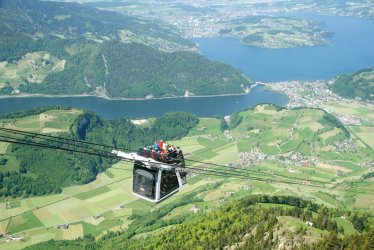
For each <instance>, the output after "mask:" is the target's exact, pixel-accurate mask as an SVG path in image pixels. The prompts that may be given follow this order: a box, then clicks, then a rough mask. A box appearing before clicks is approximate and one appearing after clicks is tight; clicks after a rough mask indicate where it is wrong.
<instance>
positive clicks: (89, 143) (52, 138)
mask: <svg viewBox="0 0 374 250" xmlns="http://www.w3.org/2000/svg"><path fill="white" fill-rule="evenodd" d="M0 130H3V131H5V132H9V133H14V134H22V135H31V136H36V137H42V138H45V139H47V140H50V141H54V142H56V143H64V144H67V145H70V146H75V147H80V148H84V149H94V148H87V147H86V146H82V145H77V144H75V143H80V144H87V145H93V146H100V147H105V148H112V149H121V150H124V151H129V152H131V151H136V150H134V149H127V148H122V147H115V146H112V145H105V144H99V143H92V142H86V141H81V140H74V139H70V138H63V137H58V136H51V135H45V134H40V133H34V132H28V131H22V130H16V129H9V128H0ZM49 138H50V139H49ZM55 139H58V140H63V141H68V142H63V141H56V140H55ZM69 142H71V143H69ZM94 150H98V151H101V152H103V153H108V151H106V150H102V149H101V150H100V149H96V148H95V149H94ZM185 160H186V161H190V162H195V163H201V164H205V165H210V166H216V167H222V168H228V166H226V165H222V164H217V163H213V162H204V161H197V160H192V159H188V158H186V159H185ZM190 168H191V167H190ZM235 172H236V173H238V172H240V173H250V172H255V173H259V174H261V175H265V176H266V175H268V176H273V177H274V176H277V177H282V178H288V179H294V180H298V181H299V180H300V179H295V178H291V177H290V176H284V175H281V174H276V173H266V172H261V171H256V170H253V169H245V170H244V169H240V170H238V169H236V170H235ZM303 181H313V182H315V183H320V184H328V182H325V181H318V180H303Z"/></svg>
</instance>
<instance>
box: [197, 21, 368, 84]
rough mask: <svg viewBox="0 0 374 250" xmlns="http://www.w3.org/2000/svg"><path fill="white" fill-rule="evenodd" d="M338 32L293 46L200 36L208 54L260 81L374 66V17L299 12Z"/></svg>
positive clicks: (317, 77) (325, 76)
mask: <svg viewBox="0 0 374 250" xmlns="http://www.w3.org/2000/svg"><path fill="white" fill-rule="evenodd" d="M297 17H300V18H304V19H307V20H311V21H316V22H319V23H320V22H322V23H323V24H322V28H323V29H325V30H327V31H332V32H334V35H333V36H332V37H331V38H330V44H329V45H325V46H316V47H299V48H291V49H265V48H258V47H253V46H248V45H243V44H241V43H240V42H239V40H238V39H236V38H199V39H194V40H193V41H194V42H195V43H197V44H198V45H199V49H200V51H201V52H202V54H203V55H204V56H206V57H207V58H209V59H211V60H216V61H221V62H225V63H228V64H230V65H231V66H233V67H236V68H239V69H241V70H242V71H243V72H244V73H245V74H246V75H248V76H249V77H251V78H252V79H254V80H256V81H261V82H279V81H287V80H322V79H330V78H332V77H334V76H337V75H339V74H344V73H349V72H354V71H357V70H361V69H364V68H368V67H372V66H374V21H370V20H363V19H358V18H354V17H339V16H317V15H310V14H308V15H307V14H299V15H298V16H297Z"/></svg>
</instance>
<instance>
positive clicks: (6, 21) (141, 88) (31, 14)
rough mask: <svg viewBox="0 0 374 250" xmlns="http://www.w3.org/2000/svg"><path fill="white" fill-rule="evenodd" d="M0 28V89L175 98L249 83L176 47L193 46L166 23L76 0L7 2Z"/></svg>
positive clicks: (0, 91) (238, 73)
mask: <svg viewBox="0 0 374 250" xmlns="http://www.w3.org/2000/svg"><path fill="white" fill-rule="evenodd" d="M0 28H1V30H2V32H1V33H0V95H11V94H19V93H31V94H49V95H61V94H65V95H73V94H92V95H99V96H106V97H113V98H118V97H121V98H145V97H170V96H183V95H184V94H185V93H186V91H188V92H189V93H193V94H195V95H214V94H237V93H243V88H245V87H248V86H250V85H251V84H252V81H251V80H249V79H247V78H245V77H244V76H243V75H242V73H241V71H239V70H235V69H233V68H231V67H229V66H227V65H225V64H222V63H218V62H212V61H209V60H207V59H205V58H204V57H202V56H201V55H199V54H197V53H194V52H191V51H185V52H181V51H179V50H183V48H184V49H185V48H186V47H189V46H190V47H191V46H193V44H192V43H191V42H190V41H188V40H185V39H183V38H181V37H180V36H179V33H178V32H175V31H174V30H173V29H171V28H170V27H168V26H165V27H164V26H163V25H159V24H155V23H153V22H151V21H147V20H140V19H137V18H135V17H131V16H124V15H122V14H119V13H112V12H108V11H101V10H98V9H95V8H91V7H87V6H83V5H80V4H76V3H56V2H45V1H36V0H32V1H24V0H16V1H10V0H6V1H3V3H2V7H1V8H0ZM139 37H141V39H140V38H139ZM173 44H174V45H175V46H174V45H173ZM160 46H161V47H160ZM162 46H164V48H163V47H162ZM173 46H174V47H175V48H173ZM190 47H189V48H190ZM164 50H166V51H168V52H171V51H179V52H174V53H167V52H163V51H164Z"/></svg>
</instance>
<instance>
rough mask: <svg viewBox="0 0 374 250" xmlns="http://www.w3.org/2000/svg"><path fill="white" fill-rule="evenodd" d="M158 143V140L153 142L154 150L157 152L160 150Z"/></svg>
mask: <svg viewBox="0 0 374 250" xmlns="http://www.w3.org/2000/svg"><path fill="white" fill-rule="evenodd" d="M158 149H159V148H158V143H157V142H155V144H153V150H154V151H155V152H158Z"/></svg>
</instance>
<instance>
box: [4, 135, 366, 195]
mask: <svg viewBox="0 0 374 250" xmlns="http://www.w3.org/2000/svg"><path fill="white" fill-rule="evenodd" d="M0 130H3V131H4V129H3V128H0ZM5 131H7V132H11V133H14V134H22V135H25V133H31V132H25V131H17V130H11V129H6V130H5ZM21 132H24V133H21ZM32 134H33V135H34V136H40V135H42V134H38V133H32ZM42 136H43V137H46V138H58V139H60V138H61V139H63V140H65V139H67V138H62V137H54V136H49V135H42ZM0 137H3V138H5V139H1V138H0V141H4V142H9V143H16V144H21V145H27V146H36V147H42V148H48V149H55V150H63V151H69V152H73V153H83V154H88V155H92V156H99V157H105V158H112V159H118V160H122V161H126V162H132V159H124V158H122V157H118V156H116V155H113V154H111V153H110V152H107V151H102V152H104V153H105V154H103V153H97V152H89V151H86V150H83V151H82V150H77V149H70V148H64V147H61V146H55V145H48V144H43V143H36V142H30V141H26V140H24V139H20V138H15V137H9V136H4V135H0ZM47 140H48V139H47ZM51 141H53V142H58V143H63V142H60V141H55V140H51ZM68 141H73V142H79V143H81V144H91V145H95V146H106V145H102V144H97V143H94V144H93V143H86V142H84V141H77V140H73V139H68ZM68 145H69V146H75V147H81V148H84V149H88V150H96V151H97V149H95V148H88V147H84V146H82V145H76V144H68ZM186 160H187V159H186ZM196 162H199V163H204V164H208V165H216V166H217V165H218V166H224V165H219V164H215V163H209V162H202V161H196ZM186 169H189V170H193V171H199V172H200V173H199V174H202V175H211V176H217V177H230V178H238V179H245V180H257V181H266V182H276V183H285V184H296V185H307V186H313V187H318V188H325V189H329V188H328V187H325V186H320V185H315V184H312V183H308V184H305V183H300V182H292V181H287V180H274V179H269V178H261V177H254V176H249V175H247V174H246V173H243V172H241V173H240V172H235V173H232V172H227V171H219V170H213V169H208V168H203V169H202V168H194V167H186ZM259 173H262V174H265V175H266V174H267V173H263V172H259ZM282 177H284V176H282ZM286 178H289V177H286ZM298 181H304V182H305V181H306V180H300V179H298ZM350 189H354V190H356V191H359V190H369V189H365V188H362V187H361V188H360V187H356V188H354V187H353V188H352V187H351V188H350ZM370 191H371V190H370Z"/></svg>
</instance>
